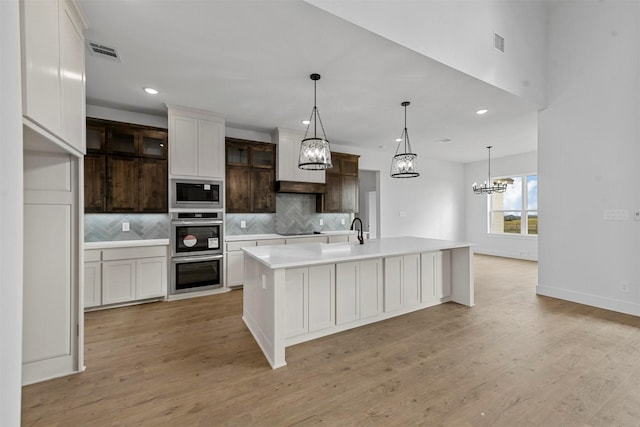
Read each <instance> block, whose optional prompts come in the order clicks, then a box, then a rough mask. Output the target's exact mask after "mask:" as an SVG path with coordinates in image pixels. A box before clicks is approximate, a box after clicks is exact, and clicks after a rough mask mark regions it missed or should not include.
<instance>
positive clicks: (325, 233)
mask: <svg viewBox="0 0 640 427" xmlns="http://www.w3.org/2000/svg"><path fill="white" fill-rule="evenodd" d="M350 234H358V232H357V231H352V230H344V231H322V232H320V233H319V234H318V233H315V234H314V233H311V234H300V235H295V236H285V235H284V234H277V233H273V234H247V235H242V234H232V235H226V236H224V240H225V242H241V241H244V240H274V239H300V238H305V237H322V236H341V235H350Z"/></svg>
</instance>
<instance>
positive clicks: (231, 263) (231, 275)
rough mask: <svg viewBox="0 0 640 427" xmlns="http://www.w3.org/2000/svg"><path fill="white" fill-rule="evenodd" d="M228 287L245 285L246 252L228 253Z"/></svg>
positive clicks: (226, 273)
mask: <svg viewBox="0 0 640 427" xmlns="http://www.w3.org/2000/svg"><path fill="white" fill-rule="evenodd" d="M225 256H226V257H227V271H225V277H226V278H227V287H231V286H242V285H243V284H244V252H242V251H233V252H227V253H226V255H225Z"/></svg>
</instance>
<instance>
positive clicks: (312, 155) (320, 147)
mask: <svg viewBox="0 0 640 427" xmlns="http://www.w3.org/2000/svg"><path fill="white" fill-rule="evenodd" d="M309 77H310V78H311V80H313V109H312V110H311V117H310V118H309V124H308V125H307V131H306V132H305V133H304V139H303V140H302V142H301V144H300V156H299V157H298V168H299V169H307V170H324V169H331V168H332V167H333V165H332V163H331V148H330V146H329V141H328V140H327V136H326V135H325V133H324V126H323V125H322V119H321V118H320V112H319V111H318V107H316V82H317V81H318V80H320V74H311V76H309ZM318 122H320V129H321V130H322V137H319V136H318V132H317V131H318ZM311 126H313V136H310V133H309V129H311Z"/></svg>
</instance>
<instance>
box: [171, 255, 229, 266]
mask: <svg viewBox="0 0 640 427" xmlns="http://www.w3.org/2000/svg"><path fill="white" fill-rule="evenodd" d="M223 257H224V255H201V256H188V257H173V258H171V262H172V263H174V264H184V263H186V262H194V261H213V260H215V259H222V258H223Z"/></svg>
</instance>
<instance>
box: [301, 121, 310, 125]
mask: <svg viewBox="0 0 640 427" xmlns="http://www.w3.org/2000/svg"><path fill="white" fill-rule="evenodd" d="M309 123H311V122H310V121H309V120H303V121H302V124H303V125H308V124H309Z"/></svg>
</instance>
